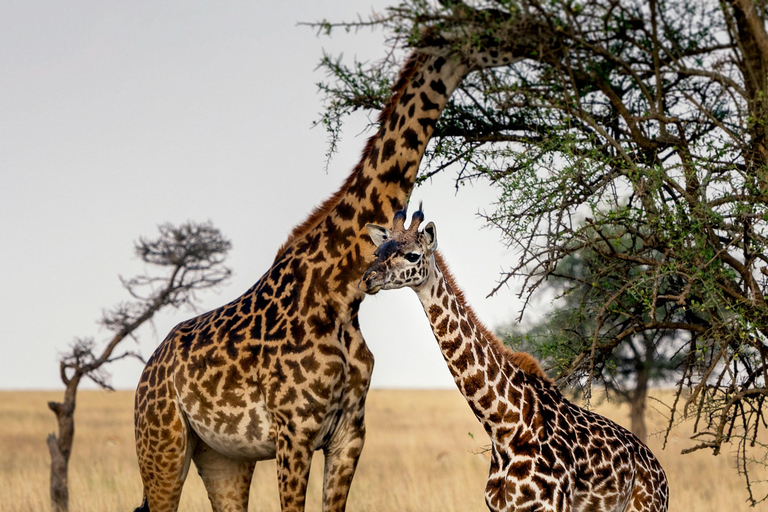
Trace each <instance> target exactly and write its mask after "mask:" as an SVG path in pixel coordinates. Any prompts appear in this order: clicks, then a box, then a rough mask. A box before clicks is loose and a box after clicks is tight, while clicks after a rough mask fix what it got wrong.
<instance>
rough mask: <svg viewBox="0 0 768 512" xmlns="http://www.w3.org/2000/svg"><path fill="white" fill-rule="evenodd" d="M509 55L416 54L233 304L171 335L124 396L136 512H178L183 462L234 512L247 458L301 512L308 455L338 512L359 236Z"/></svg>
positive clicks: (396, 202)
mask: <svg viewBox="0 0 768 512" xmlns="http://www.w3.org/2000/svg"><path fill="white" fill-rule="evenodd" d="M514 59H515V57H514V55H513V53H511V52H509V51H505V52H503V53H502V52H500V51H489V52H478V51H475V50H473V51H472V52H471V54H470V55H469V56H466V57H460V56H459V55H457V54H454V53H452V50H451V46H450V45H443V46H441V47H436V48H422V49H417V50H416V51H415V52H414V54H413V55H412V56H411V57H410V59H409V61H408V62H407V64H406V65H405V67H404V69H403V70H402V72H401V75H400V78H399V80H398V82H397V84H396V85H395V87H394V88H393V95H392V97H391V99H390V100H389V102H388V104H387V106H386V108H385V109H384V110H383V111H382V114H381V116H380V119H379V124H380V129H379V131H378V133H377V134H375V135H374V136H373V137H371V139H370V140H369V141H368V144H367V146H366V149H365V150H364V152H363V156H362V160H361V161H360V163H359V164H358V165H357V166H356V167H355V169H354V170H353V172H352V173H351V175H350V176H349V177H348V178H347V180H346V181H345V183H344V184H343V185H342V187H341V188H340V189H339V191H338V192H336V193H335V194H334V195H333V196H332V197H330V198H329V199H328V200H326V202H325V203H324V204H323V205H321V206H320V207H319V208H317V209H316V210H315V211H314V213H312V215H311V216H310V217H309V218H308V219H307V220H306V221H305V222H304V223H303V224H301V225H299V226H297V227H296V228H295V229H294V231H293V232H292V233H291V235H290V236H289V239H288V241H287V242H286V243H285V244H284V246H283V247H282V248H281V249H280V251H279V252H278V254H277V257H276V258H275V261H274V263H273V264H272V267H271V268H270V269H269V270H268V271H267V272H266V273H265V274H264V275H263V276H262V277H261V279H259V281H258V282H257V283H256V284H255V285H254V286H253V287H252V288H251V289H249V290H248V291H247V292H246V293H245V294H243V295H242V296H241V297H239V298H237V299H235V300H233V301H232V302H230V303H229V304H226V305H224V306H222V307H220V308H218V309H215V310H213V311H210V312H208V313H205V314H203V315H201V316H198V317H196V318H192V319H190V320H188V321H185V322H182V323H180V324H179V325H177V326H176V327H175V328H174V329H173V330H172V331H171V332H170V333H169V334H168V336H167V337H166V339H165V340H164V341H163V342H162V343H161V344H160V346H159V347H158V348H157V349H156V350H155V352H154V354H153V355H152V357H151V358H150V359H149V361H148V362H147V365H146V368H145V369H144V372H143V374H142V376H141V380H140V382H139V385H138V389H137V391H136V405H135V425H136V452H137V455H138V461H139V468H140V472H141V477H142V480H143V483H144V501H143V504H142V507H140V510H144V511H146V510H151V511H152V512H165V511H173V510H176V509H177V507H178V503H179V497H180V495H181V490H182V486H183V484H184V480H185V478H186V475H187V471H188V469H189V464H190V460H194V462H195V466H196V468H197V471H198V473H199V474H200V476H201V477H202V479H203V482H204V484H205V487H206V490H207V492H208V496H209V499H210V501H211V504H212V507H213V509H214V510H216V511H224V510H227V511H246V510H247V506H248V492H249V487H250V481H251V476H252V473H253V469H254V466H255V464H256V461H259V460H265V459H270V458H276V459H277V477H278V485H279V491H280V503H281V508H282V510H283V511H300V510H304V502H305V493H306V487H307V478H308V475H309V470H310V463H311V458H312V452H313V451H314V450H318V449H322V450H323V451H324V455H325V471H324V480H323V510H324V511H332V510H339V511H341V510H344V509H345V506H346V500H347V493H348V491H349V486H350V484H351V481H352V477H353V475H354V473H355V468H356V466H357V461H358V457H359V455H360V452H361V450H362V448H363V441H364V437H365V425H364V418H363V416H364V404H365V397H366V393H367V391H368V385H369V382H370V377H371V371H372V369H373V356H372V355H371V353H370V351H369V350H368V347H367V346H366V344H365V341H364V340H363V337H362V334H361V332H360V328H359V325H358V319H357V314H358V309H359V306H360V302H361V301H362V300H363V298H364V296H365V295H364V294H363V293H362V292H361V291H360V290H359V289H358V288H357V283H358V282H359V280H360V278H361V276H362V275H363V272H364V271H365V269H366V268H367V267H368V265H369V264H370V262H371V261H373V251H374V247H373V246H372V245H371V244H370V242H369V241H368V237H367V234H365V233H366V231H365V226H366V224H367V223H369V222H386V221H387V219H389V218H390V217H391V215H392V214H393V212H395V211H396V210H398V209H399V208H402V207H403V206H404V205H405V204H406V203H407V201H408V197H409V195H410V193H411V189H412V188H413V185H414V181H415V178H416V172H417V169H418V166H419V162H420V160H421V158H422V155H423V154H424V150H425V148H426V145H427V142H428V141H429V138H430V136H431V135H432V132H433V130H434V127H435V123H436V121H437V119H438V116H439V115H440V113H441V112H442V110H443V108H444V106H445V104H446V102H447V100H448V97H449V96H450V94H451V93H452V91H453V90H454V89H455V88H456V87H457V85H458V84H459V82H460V81H461V80H462V79H463V77H464V76H465V75H466V74H467V73H468V72H469V71H472V70H474V69H480V68H483V67H490V66H500V65H505V64H510V63H512V61H513V60H514Z"/></svg>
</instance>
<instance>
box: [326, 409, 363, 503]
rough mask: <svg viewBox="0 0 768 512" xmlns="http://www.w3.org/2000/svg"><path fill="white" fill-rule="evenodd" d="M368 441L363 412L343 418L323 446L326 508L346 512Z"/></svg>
mask: <svg viewBox="0 0 768 512" xmlns="http://www.w3.org/2000/svg"><path fill="white" fill-rule="evenodd" d="M364 443H365V422H364V416H363V413H362V411H357V412H356V414H354V415H353V416H351V417H350V416H347V417H345V418H344V419H343V420H342V424H341V425H339V429H338V430H337V432H336V435H335V436H334V439H333V440H332V442H331V443H330V445H329V446H327V447H326V448H324V450H323V452H324V455H325V471H324V473H323V511H324V512H343V511H344V509H345V508H346V506H347V495H348V494H349V488H350V486H351V485H352V478H353V477H354V476H355V470H356V469H357V461H358V460H359V459H360V453H362V451H363V444H364Z"/></svg>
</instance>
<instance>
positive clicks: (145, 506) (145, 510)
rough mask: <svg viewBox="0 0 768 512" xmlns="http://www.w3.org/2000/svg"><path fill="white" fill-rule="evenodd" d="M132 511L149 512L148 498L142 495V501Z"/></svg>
mask: <svg viewBox="0 0 768 512" xmlns="http://www.w3.org/2000/svg"><path fill="white" fill-rule="evenodd" d="M133 512H149V500H148V499H147V497H146V496H144V501H142V502H141V506H139V507H137V508H135V509H133Z"/></svg>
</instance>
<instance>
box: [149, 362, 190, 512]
mask: <svg viewBox="0 0 768 512" xmlns="http://www.w3.org/2000/svg"><path fill="white" fill-rule="evenodd" d="M150 364H151V361H150ZM150 364H148V366H147V367H148V368H149V367H150ZM146 372H147V370H146V369H145V373H146ZM135 421H136V455H137V457H138V462H139V472H140V473H141V479H142V481H143V483H144V503H143V504H142V506H141V507H140V508H139V509H138V510H141V511H142V512H145V511H146V510H151V512H175V511H176V510H177V509H178V507H179V499H180V498H181V489H182V487H183V486H184V480H185V479H186V478H187V472H188V471H189V465H190V462H191V459H192V453H193V452H194V449H195V445H196V444H197V436H196V435H195V434H194V433H193V432H192V431H191V429H190V428H189V425H188V423H187V421H186V419H185V417H184V415H183V413H182V411H181V407H180V405H179V403H178V400H177V398H176V395H175V392H174V391H173V386H172V384H171V383H170V382H166V383H163V384H161V385H159V386H156V387H155V388H153V389H151V390H150V389H149V387H148V386H146V381H145V379H144V377H142V382H141V383H140V384H139V387H138V389H137V390H136V418H135Z"/></svg>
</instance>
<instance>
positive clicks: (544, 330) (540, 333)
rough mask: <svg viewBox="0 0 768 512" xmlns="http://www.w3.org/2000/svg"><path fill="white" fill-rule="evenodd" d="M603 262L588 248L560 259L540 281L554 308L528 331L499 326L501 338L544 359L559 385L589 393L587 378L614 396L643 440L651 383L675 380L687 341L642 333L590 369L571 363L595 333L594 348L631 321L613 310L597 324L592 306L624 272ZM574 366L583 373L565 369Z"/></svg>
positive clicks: (670, 333) (584, 351)
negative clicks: (581, 386) (625, 407)
mask: <svg viewBox="0 0 768 512" xmlns="http://www.w3.org/2000/svg"><path fill="white" fill-rule="evenodd" d="M601 261H602V260H601V259H600V258H595V257H594V255H593V254H591V253H590V252H589V251H588V250H584V251H581V252H580V253H577V254H574V255H572V256H571V257H569V258H566V259H563V260H562V261H560V262H559V264H558V267H557V269H556V270H555V272H554V273H553V274H552V275H551V276H550V278H549V279H548V280H547V281H546V282H545V283H543V284H542V292H546V291H551V292H552V294H553V295H554V296H555V299H556V300H553V301H552V302H553V309H552V310H551V311H550V312H549V313H547V314H546V315H545V316H544V317H543V318H542V319H541V320H539V321H537V322H536V323H535V324H533V325H532V326H529V327H528V328H526V329H522V328H520V327H519V326H518V325H517V324H512V325H510V326H508V327H505V328H502V329H501V330H500V334H501V335H502V336H503V339H504V342H505V343H507V344H509V345H510V346H512V347H513V348H515V349H516V350H525V351H528V352H531V353H533V354H535V355H536V356H537V357H539V358H540V359H541V360H542V361H544V364H545V366H546V367H547V369H548V371H550V372H551V373H553V374H554V375H556V376H560V380H559V382H558V383H559V384H560V385H561V386H564V385H567V384H573V383H579V384H584V390H585V392H586V394H587V395H589V393H590V390H591V384H592V383H591V382H584V381H586V380H587V379H589V378H590V377H591V378H592V379H593V381H594V382H596V383H598V384H600V385H601V386H602V387H603V388H604V389H605V391H606V393H607V394H608V395H609V396H611V397H612V398H613V399H618V401H620V402H624V403H627V404H628V405H629V419H630V430H632V432H633V433H635V435H637V436H638V437H639V438H640V439H641V440H643V441H645V440H646V438H647V435H648V429H647V426H646V421H645V411H646V403H647V398H648V389H649V386H650V385H651V384H652V383H656V384H667V385H668V384H670V383H673V382H676V381H677V380H679V377H680V372H681V370H680V367H681V366H682V362H683V361H682V359H681V356H680V351H681V349H683V346H684V344H685V343H686V341H687V340H685V339H681V338H679V337H678V336H677V335H676V332H675V331H665V330H661V329H660V330H657V331H643V332H639V333H637V334H634V335H632V336H627V337H626V338H624V340H623V341H622V343H621V344H619V345H618V346H617V347H616V348H614V349H613V350H612V351H611V352H610V353H608V354H607V355H606V356H605V357H602V358H593V359H592V361H593V367H592V368H584V367H579V366H578V365H576V366H575V365H574V362H575V361H576V360H577V359H579V358H583V357H585V354H589V353H590V350H591V348H592V347H593V346H595V345H594V337H595V335H597V336H598V344H597V346H599V345H602V344H603V343H606V342H608V341H610V340H611V337H612V336H613V335H615V333H616V332H621V331H622V330H624V329H625V328H626V324H627V322H629V321H631V320H630V318H629V317H628V316H627V315H626V314H624V312H618V311H614V312H610V313H608V314H606V315H605V318H604V320H603V323H602V325H601V326H600V327H599V328H597V325H596V322H595V319H594V316H593V315H591V314H590V312H591V311H592V310H593V309H594V308H595V307H596V306H595V305H596V304H604V303H605V302H606V301H607V297H606V295H607V294H611V293H613V292H614V291H615V290H617V289H618V288H619V280H620V279H621V277H622V275H623V273H620V274H618V275H615V274H614V272H615V269H612V268H605V267H602V266H600V265H599V263H600V262H601ZM542 300H546V299H542ZM632 313H633V315H644V314H645V311H644V307H643V306H642V305H639V304H635V308H634V311H633V312H632ZM659 314H662V313H661V312H659ZM596 331H597V334H596ZM573 367H579V368H582V371H579V372H569V371H568V370H569V369H570V368H573Z"/></svg>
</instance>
